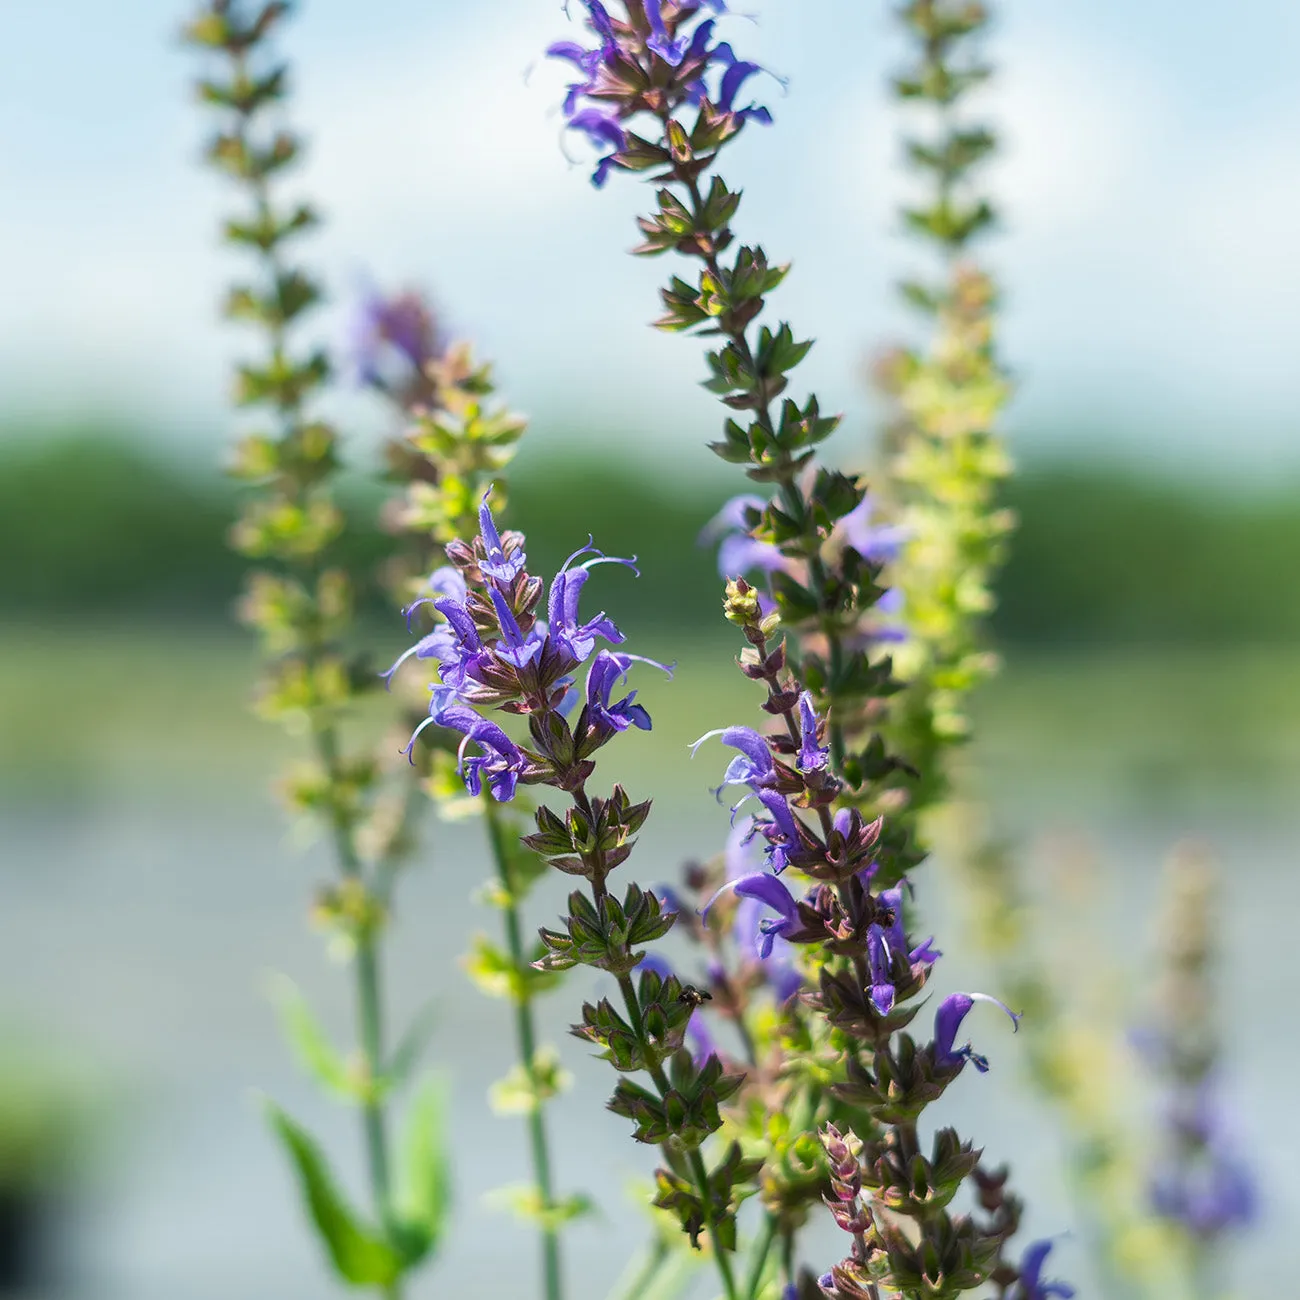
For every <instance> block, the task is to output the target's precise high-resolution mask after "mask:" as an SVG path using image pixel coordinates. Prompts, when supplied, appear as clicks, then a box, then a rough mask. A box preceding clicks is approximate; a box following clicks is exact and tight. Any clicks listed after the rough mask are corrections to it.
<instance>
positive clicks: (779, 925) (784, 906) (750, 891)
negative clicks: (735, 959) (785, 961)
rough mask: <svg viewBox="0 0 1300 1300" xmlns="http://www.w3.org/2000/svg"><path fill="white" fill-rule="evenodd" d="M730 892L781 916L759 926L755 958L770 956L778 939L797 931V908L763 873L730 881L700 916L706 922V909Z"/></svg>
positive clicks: (772, 878) (787, 893)
mask: <svg viewBox="0 0 1300 1300" xmlns="http://www.w3.org/2000/svg"><path fill="white" fill-rule="evenodd" d="M729 890H730V891H731V892H733V893H734V894H735V895H736V896H737V897H738V898H753V899H756V900H757V901H758V902H760V903H765V904H766V905H767V906H768V907H770V908H772V910H773V911H775V912H779V913H780V917H779V918H772V917H767V918H764V919H763V920H762V921H760V922H759V926H758V955H759V956H760V957H762V958H766V957H770V956H771V954H772V945H773V944H774V943H775V941H776V938H777V937H778V936H779V937H781V938H783V939H784V938H785V937H786V936H787V935H788V934H790V933H792V932H793V931H795V930H797V929H798V928H799V908H798V905H797V904H796V903H795V901H794V897H793V895H792V894H791V893H790V891H789V890H788V889H787V888H786V887H785V885H784V884H782V882H781V881H780V880H778V879H777V878H776V877H775V876H773V875H771V874H769V873H768V872H766V871H754V872H751V873H750V874H749V875H747V876H741V877H740V878H739V879H738V880H729V881H728V882H727V883H726V884H725V885H723V886H722V888H721V889H720V890H718V892H717V893H716V894H714V895H713V897H712V898H711V899H709V901H708V902H707V903H706V904H705V905H704V909H703V911H702V912H701V913H700V915H701V916H702V917H704V919H705V920H707V919H708V916H709V909H710V908H711V907H712V906H713V904H714V903H716V902H717V901H718V899H719V898H721V897H722V895H723V894H725V893H727V892H728V891H729Z"/></svg>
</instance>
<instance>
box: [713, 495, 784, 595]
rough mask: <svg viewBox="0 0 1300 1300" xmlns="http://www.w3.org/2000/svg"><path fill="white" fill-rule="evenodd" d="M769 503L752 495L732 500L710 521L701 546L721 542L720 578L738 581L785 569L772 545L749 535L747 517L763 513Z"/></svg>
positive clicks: (782, 561)
mask: <svg viewBox="0 0 1300 1300" xmlns="http://www.w3.org/2000/svg"><path fill="white" fill-rule="evenodd" d="M766 505H767V502H766V501H764V500H763V498H762V497H757V496H754V495H752V494H746V495H744V496H737V497H732V498H731V500H730V501H728V502H727V503H726V505H724V506H723V507H722V509H721V510H719V511H718V513H717V514H716V515H714V516H713V518H712V519H710V520H709V522H708V523H707V524H705V525H704V528H703V529H702V530H701V532H700V545H702V546H708V545H711V544H712V543H713V542H718V543H719V546H718V575H719V576H720V577H723V578H730V577H735V576H737V575H742V574H746V573H749V572H750V571H751V570H753V569H759V570H761V571H762V572H763V573H772V572H774V571H775V570H777V569H783V568H784V567H785V563H786V561H785V556H783V555H782V554H781V552H780V550H779V549H778V548H777V547H775V546H773V545H772V543H771V542H760V541H759V540H758V539H757V538H755V537H751V536H750V535H749V528H748V525H747V524H746V522H745V516H746V514H747V513H748V512H749V511H750V510H762V509H764V507H765V506H766Z"/></svg>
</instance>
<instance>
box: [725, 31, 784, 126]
mask: <svg viewBox="0 0 1300 1300" xmlns="http://www.w3.org/2000/svg"><path fill="white" fill-rule="evenodd" d="M721 50H725V51H726V53H727V55H728V56H730V58H731V66H730V67H729V68H728V69H727V70H726V72H724V73H723V74H722V81H721V83H720V85H719V87H718V104H717V106H718V107H719V108H720V109H722V111H723V112H724V113H735V114H736V116H737V117H739V118H741V119H742V120H747V119H750V118H752V119H753V120H754V121H755V122H761V123H762V124H763V125H764V126H771V125H772V114H771V113H770V112H769V111H768V110H767V109H766V108H764V107H762V105H760V104H749V105H748V106H747V107H745V108H740V109H738V108H737V107H736V92H737V91H738V90H739V89H740V88H741V86H742V85H744V84H745V82H746V81H748V80H749V78H750V77H752V76H753V75H754V74H755V73H756V72H762V71H763V69H762V68H760V67H759V66H758V64H757V63H747V62H745V60H743V59H738V58H736V56H735V55H734V54H733V53H732V51H731V46H730V45H719V46H718V51H721ZM715 53H717V51H715Z"/></svg>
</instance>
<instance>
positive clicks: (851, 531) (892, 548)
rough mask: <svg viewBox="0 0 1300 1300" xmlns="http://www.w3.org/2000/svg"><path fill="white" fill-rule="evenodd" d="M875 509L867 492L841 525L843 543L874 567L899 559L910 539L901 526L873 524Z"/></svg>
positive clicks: (842, 520)
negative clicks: (903, 547)
mask: <svg viewBox="0 0 1300 1300" xmlns="http://www.w3.org/2000/svg"><path fill="white" fill-rule="evenodd" d="M874 513H875V507H874V504H873V502H872V500H871V495H870V493H868V494H867V495H866V496H864V497H863V498H862V500H861V501H860V502H858V504H857V505H856V506H855V507H854V508H853V509H852V510H850V511H849V513H848V514H847V515H845V516H844V518H843V519H841V520H840V522H839V527H840V528H841V529H842V530H843V533H844V540H845V541H846V542H847V543H848V544H849V545H850V546H851V547H853V549H854V550H855V551H857V553H858V554H859V555H860V556H862V558H863V559H864V560H870V561H871V563H872V564H885V563H888V562H889V561H890V560H896V559H898V553H899V551H900V550H901V549H902V546H903V543H904V542H905V541H906V540H907V537H908V531H907V529H906V528H904V527H903V526H902V525H900V524H873V523H872V522H871V516H872V515H873V514H874Z"/></svg>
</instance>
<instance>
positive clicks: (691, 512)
mask: <svg viewBox="0 0 1300 1300" xmlns="http://www.w3.org/2000/svg"><path fill="white" fill-rule="evenodd" d="M525 459H526V460H527V464H526V465H525V462H524V461H521V462H520V472H519V473H518V474H517V475H516V476H515V479H514V482H513V484H512V488H511V521H512V522H514V523H517V524H520V525H521V526H524V527H526V528H527V530H528V533H529V542H530V547H529V549H530V552H531V553H532V555H533V556H534V557H535V560H536V563H537V567H538V571H539V572H547V571H548V570H551V571H553V569H554V567H555V566H557V565H558V564H559V563H560V562H561V561H562V560H563V559H564V557H565V556H566V555H567V554H568V553H569V552H570V551H572V550H573V549H575V548H576V547H577V546H579V545H580V544H581V543H582V542H583V541H585V540H586V534H587V532H588V531H589V530H590V532H591V533H592V534H593V535H594V536H595V539H596V542H597V544H598V545H600V546H601V548H602V549H604V550H605V551H607V552H608V553H610V554H618V555H630V554H633V553H634V552H640V553H641V556H642V578H641V581H640V582H639V583H638V584H636V588H635V591H636V599H635V607H634V609H633V610H631V611H629V613H628V615H627V616H626V617H625V618H624V619H621V620H620V621H624V622H626V624H627V627H628V630H629V631H631V632H645V631H647V630H649V629H651V628H659V627H665V628H708V627H709V625H710V624H712V623H714V622H715V621H716V620H717V619H718V618H719V617H720V616H719V615H718V613H717V610H718V600H719V595H720V587H719V583H718V581H717V578H716V575H715V574H714V572H713V569H712V566H711V565H710V564H707V563H701V554H700V552H699V550H698V549H697V544H696V538H697V536H698V534H699V531H700V528H701V526H702V525H703V524H704V523H705V521H706V520H707V519H708V518H709V517H710V516H711V514H712V513H713V512H714V510H716V508H717V507H718V505H719V504H720V503H721V500H722V497H723V495H724V489H722V488H721V487H720V486H719V484H718V482H717V480H715V479H711V478H700V479H697V480H694V481H691V482H674V481H673V480H672V479H671V478H670V477H669V476H668V475H667V474H665V475H664V476H661V477H657V478H656V477H653V476H651V475H649V474H647V473H646V472H645V470H644V469H643V468H641V467H639V466H637V465H634V464H630V463H627V462H621V461H619V460H617V459H616V458H614V457H613V456H609V457H606V458H603V459H602V458H599V457H596V456H592V455H590V454H580V453H579V452H577V451H573V452H570V453H567V454H565V455H562V456H561V457H559V458H557V459H553V460H551V461H549V462H545V463H538V464H534V463H533V462H532V461H531V459H529V458H525ZM237 491H238V489H237V488H236V487H235V485H234V484H232V483H229V482H228V481H226V480H225V479H223V478H222V477H221V476H220V475H219V474H218V473H217V472H216V471H215V470H212V471H205V470H203V469H202V468H194V467H187V466H185V465H182V464H180V463H177V462H175V461H169V460H167V459H166V458H164V457H162V456H159V455H157V454H151V453H150V452H149V451H147V450H145V449H143V448H142V447H140V446H139V445H138V444H133V443H131V442H129V441H128V440H125V439H121V438H106V437H103V436H92V435H90V434H86V435H84V436H80V437H51V438H47V439H44V440H42V441H40V442H36V441H32V440H23V441H20V442H12V441H11V443H10V446H9V449H8V450H7V451H6V453H5V454H4V455H2V456H0V553H3V554H4V555H5V557H6V559H7V561H8V562H7V563H6V564H5V566H4V569H3V574H2V575H0V612H3V614H4V615H5V616H7V617H10V618H13V617H20V618H24V619H27V620H32V621H35V620H44V619H47V618H52V617H54V618H57V617H59V616H61V615H62V616H66V615H70V614H71V613H72V612H73V611H76V612H78V613H94V614H96V615H97V616H101V617H111V616H113V615H114V614H117V615H120V616H122V617H124V618H135V617H148V616H157V617H167V618H170V617H173V616H185V617H201V618H206V619H209V620H211V621H214V622H222V621H225V620H226V619H228V618H229V616H230V614H229V611H230V606H231V604H232V602H233V601H234V598H235V595H236V592H237V590H238V582H239V573H240V570H241V568H242V564H243V562H242V561H241V560H240V559H239V558H238V557H236V556H234V555H232V554H231V553H230V552H229V551H228V550H227V548H226V545H225V533H226V530H227V528H228V527H229V525H230V522H231V520H232V519H233V518H234V514H235V503H236V499H237ZM342 495H343V496H344V498H345V501H346V502H347V505H348V507H349V509H350V511H351V512H352V513H353V515H354V517H355V519H356V520H357V521H358V524H360V525H361V526H360V527H358V529H357V530H356V531H355V533H354V534H352V535H351V539H350V540H349V541H348V543H347V545H348V546H349V547H351V548H352V549H353V553H354V556H355V558H357V559H358V560H359V561H361V562H362V563H363V564H364V563H369V564H370V565H371V567H372V568H374V569H375V570H376V571H377V569H378V565H379V561H380V557H381V556H382V554H383V552H384V549H385V546H386V541H385V539H384V538H383V537H382V536H381V534H380V533H379V530H378V526H377V525H376V524H375V523H374V520H375V519H376V517H377V515H378V510H379V505H380V502H381V500H382V497H383V492H382V491H381V490H380V489H378V488H376V487H374V486H366V487H362V486H360V485H353V487H352V488H351V490H350V491H345V492H344V493H343V494H342ZM1008 504H1009V505H1011V506H1012V508H1013V509H1014V510H1015V511H1016V512H1017V514H1018V515H1019V516H1020V529H1019V533H1018V536H1017V541H1016V545H1015V547H1014V548H1013V550H1012V556H1011V560H1010V562H1009V564H1008V566H1007V569H1006V572H1005V574H1004V575H1003V578H1002V582H1001V584H1000V591H999V610H998V613H997V615H996V617H995V620H994V625H995V632H996V635H997V636H998V638H999V639H1000V640H1001V641H1003V642H1006V643H1010V644H1038V645H1053V644H1057V645H1081V644H1090V643H1091V644H1125V643H1129V644H1149V643H1161V642H1190V643H1203V644H1230V643H1234V642H1235V643H1268V642H1277V641H1287V640H1292V639H1294V638H1296V637H1297V636H1300V601H1296V600H1293V599H1291V598H1290V597H1289V595H1288V593H1289V592H1290V591H1291V590H1292V579H1291V575H1292V574H1293V573H1294V572H1295V571H1296V569H1297V567H1298V566H1300V480H1298V481H1294V482H1283V483H1281V484H1275V485H1270V486H1268V487H1266V488H1259V489H1254V490H1250V489H1247V488H1244V487H1238V488H1234V490H1232V491H1225V490H1223V489H1220V488H1216V487H1213V486H1210V485H1207V484H1197V483H1194V482H1168V481H1161V480H1160V479H1159V478H1158V477H1156V476H1155V475H1154V474H1153V473H1146V474H1143V473H1141V472H1138V471H1135V470H1132V469H1127V468H1118V467H1113V466H1106V465H1100V464H1095V465H1090V466H1081V465H1068V464H1062V463H1058V464H1050V463H1049V464H1041V465H1038V466H1035V465H1034V464H1032V462H1031V463H1030V465H1029V466H1027V467H1026V468H1025V470H1024V471H1023V472H1022V473H1021V475H1020V476H1019V478H1018V479H1017V480H1016V482H1015V484H1014V486H1013V488H1012V490H1011V493H1010V496H1009V500H1008ZM600 575H601V571H599V570H598V571H597V580H598V584H599V585H600V586H603V585H604V582H605V581H606V580H607V579H605V578H603V577H601V576H600ZM608 581H613V580H612V579H608ZM370 600H371V606H372V608H373V609H374V610H375V611H376V612H378V611H380V610H381V609H385V608H386V605H385V603H384V598H383V597H382V596H381V595H380V594H379V590H378V584H377V583H376V586H375V589H374V591H373V592H372V593H371V596H370ZM601 601H602V593H601V592H600V591H599V590H595V601H594V603H599V602H601Z"/></svg>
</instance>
